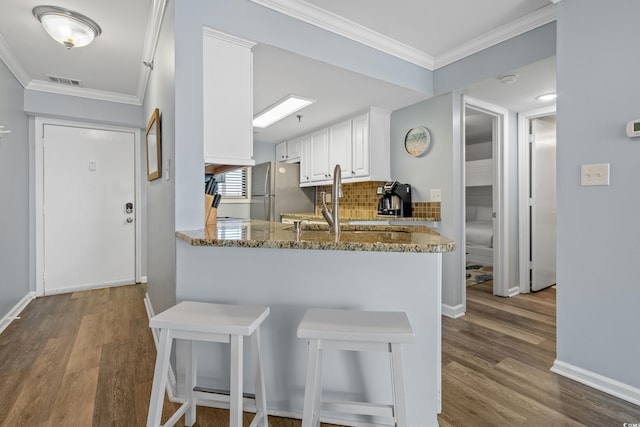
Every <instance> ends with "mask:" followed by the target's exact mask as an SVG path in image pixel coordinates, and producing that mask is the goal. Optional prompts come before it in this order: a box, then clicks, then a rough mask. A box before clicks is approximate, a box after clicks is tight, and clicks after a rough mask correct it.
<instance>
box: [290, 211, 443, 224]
mask: <svg viewBox="0 0 640 427" xmlns="http://www.w3.org/2000/svg"><path fill="white" fill-rule="evenodd" d="M282 217H283V218H288V219H293V220H296V219H310V220H313V221H324V218H322V215H318V214H316V213H284V214H282ZM343 221H344V222H349V221H394V222H396V221H403V222H404V221H406V222H410V221H416V222H419V221H429V222H432V221H440V218H425V217H417V216H407V217H403V216H388V215H376V216H373V217H366V218H364V217H349V216H343V215H340V222H343Z"/></svg>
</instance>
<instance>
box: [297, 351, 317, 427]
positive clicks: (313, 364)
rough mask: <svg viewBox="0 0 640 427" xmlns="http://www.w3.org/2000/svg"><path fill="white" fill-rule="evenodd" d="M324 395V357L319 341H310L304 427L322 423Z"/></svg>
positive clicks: (312, 426) (314, 426) (303, 415)
mask: <svg viewBox="0 0 640 427" xmlns="http://www.w3.org/2000/svg"><path fill="white" fill-rule="evenodd" d="M321 394H322V355H321V354H320V343H319V340H316V339H312V340H309V358H308V362H307V379H306V383H305V390H304V408H303V412H302V427H317V426H318V424H319V422H320V398H321Z"/></svg>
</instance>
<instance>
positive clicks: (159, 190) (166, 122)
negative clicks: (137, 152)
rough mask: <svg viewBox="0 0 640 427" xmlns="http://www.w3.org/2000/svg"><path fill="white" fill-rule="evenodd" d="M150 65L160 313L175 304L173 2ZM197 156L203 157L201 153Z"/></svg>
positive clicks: (150, 214)
mask: <svg viewBox="0 0 640 427" xmlns="http://www.w3.org/2000/svg"><path fill="white" fill-rule="evenodd" d="M153 63H154V68H153V71H151V74H150V76H149V82H148V84H147V91H146V95H145V99H144V104H143V105H144V116H145V117H147V118H149V117H151V113H152V112H153V110H154V109H155V108H159V109H160V123H161V134H162V176H161V177H160V178H159V179H156V180H154V181H146V180H145V185H146V190H147V218H146V224H147V242H146V243H147V266H148V271H147V293H148V294H149V298H150V300H151V305H152V307H153V309H154V311H155V312H156V313H159V312H161V311H163V310H165V309H167V308H169V307H171V306H172V305H174V304H175V302H176V260H175V252H176V249H175V246H176V242H175V211H176V202H175V198H176V197H175V186H176V174H175V173H174V172H175V168H174V166H173V165H174V164H175V159H176V118H175V116H176V112H175V110H176V106H175V105H176V101H175V94H174V79H175V43H174V2H173V1H168V2H167V7H166V10H165V16H164V20H163V23H162V28H161V31H160V37H159V39H158V46H157V50H156V55H155V58H154V62H153ZM201 151H202V150H201ZM200 156H201V157H202V153H201V154H200ZM167 161H169V162H170V163H171V168H170V169H171V170H170V172H169V180H167V173H166V170H165V169H164V168H165V165H166V162H167ZM198 165H203V164H202V161H200V162H198V163H195V164H191V167H193V169H198ZM203 167H204V166H203ZM203 167H202V168H199V169H198V170H199V173H200V177H201V179H200V182H199V184H200V185H199V186H198V188H199V189H200V190H202V176H203V173H204V169H203ZM201 193H202V191H201ZM200 201H201V203H200V205H203V203H202V194H201V197H200ZM203 215H204V213H203Z"/></svg>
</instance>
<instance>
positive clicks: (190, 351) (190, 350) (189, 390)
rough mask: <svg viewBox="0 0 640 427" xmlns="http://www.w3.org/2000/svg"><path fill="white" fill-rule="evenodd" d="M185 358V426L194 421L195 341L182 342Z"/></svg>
mask: <svg viewBox="0 0 640 427" xmlns="http://www.w3.org/2000/svg"><path fill="white" fill-rule="evenodd" d="M184 344H185V345H184V348H185V358H186V366H185V367H186V381H185V388H186V397H187V400H188V401H189V409H187V412H186V413H185V415H184V417H185V418H184V424H185V426H187V427H191V426H192V425H194V424H195V422H196V399H195V397H194V396H193V388H194V387H195V386H196V372H197V366H196V352H195V346H196V343H195V341H187V342H186V343H184Z"/></svg>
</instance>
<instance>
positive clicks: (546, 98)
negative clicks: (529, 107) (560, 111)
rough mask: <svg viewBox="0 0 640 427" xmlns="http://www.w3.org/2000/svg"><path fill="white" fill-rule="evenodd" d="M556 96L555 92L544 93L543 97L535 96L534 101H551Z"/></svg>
mask: <svg viewBox="0 0 640 427" xmlns="http://www.w3.org/2000/svg"><path fill="white" fill-rule="evenodd" d="M557 97H558V95H557V94H556V93H555V92H551V93H545V94H544V95H538V96H536V101H553V100H554V99H556V98H557Z"/></svg>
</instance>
